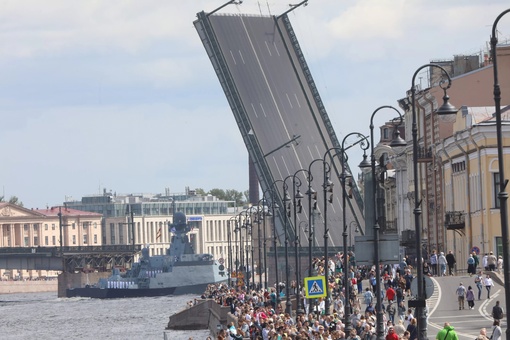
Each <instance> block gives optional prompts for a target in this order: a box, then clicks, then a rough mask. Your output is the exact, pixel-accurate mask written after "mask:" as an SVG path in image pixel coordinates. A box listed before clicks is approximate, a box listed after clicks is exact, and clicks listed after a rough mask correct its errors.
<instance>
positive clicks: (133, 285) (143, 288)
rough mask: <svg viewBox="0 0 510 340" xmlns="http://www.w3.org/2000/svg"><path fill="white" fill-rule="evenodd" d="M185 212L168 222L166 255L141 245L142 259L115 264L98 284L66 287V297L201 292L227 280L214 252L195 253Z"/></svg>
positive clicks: (110, 296) (134, 295)
mask: <svg viewBox="0 0 510 340" xmlns="http://www.w3.org/2000/svg"><path fill="white" fill-rule="evenodd" d="M190 231H191V227H190V226H189V225H188V224H187V222H186V215H185V214H184V213H182V212H176V213H175V214H174V215H173V223H171V224H169V225H168V232H170V233H171V234H172V239H171V243H170V247H169V248H168V249H167V253H166V254H165V255H155V256H150V254H149V248H148V247H145V248H143V249H142V255H141V257H140V260H139V262H137V263H135V264H134V265H133V267H132V268H131V269H130V270H128V271H127V272H125V273H121V272H120V270H119V269H117V268H114V269H113V272H112V275H111V276H110V277H108V278H106V279H101V280H99V282H98V283H97V284H95V285H87V286H86V287H85V288H72V289H67V291H66V295H67V297H75V296H80V297H91V298H103V299H104V298H124V297H142V296H163V295H179V294H202V293H203V292H204V291H205V289H206V287H207V285H209V284H212V283H218V282H225V281H227V276H223V275H224V274H223V275H222V274H220V273H224V268H223V266H222V265H221V264H219V263H218V262H217V261H215V260H214V257H213V255H212V254H195V252H194V250H193V247H192V244H191V242H190V240H189V236H188V233H189V232H190Z"/></svg>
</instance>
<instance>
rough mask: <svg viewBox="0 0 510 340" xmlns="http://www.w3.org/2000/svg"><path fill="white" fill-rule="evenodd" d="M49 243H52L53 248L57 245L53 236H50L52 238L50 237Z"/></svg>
mask: <svg viewBox="0 0 510 340" xmlns="http://www.w3.org/2000/svg"><path fill="white" fill-rule="evenodd" d="M51 243H52V245H54V246H55V245H57V238H56V237H55V236H52V237H51Z"/></svg>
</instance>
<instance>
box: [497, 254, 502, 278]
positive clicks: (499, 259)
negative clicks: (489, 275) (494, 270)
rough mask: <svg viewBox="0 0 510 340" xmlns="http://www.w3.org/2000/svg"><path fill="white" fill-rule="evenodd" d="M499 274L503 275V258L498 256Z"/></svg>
mask: <svg viewBox="0 0 510 340" xmlns="http://www.w3.org/2000/svg"><path fill="white" fill-rule="evenodd" d="M497 266H498V273H500V274H503V256H501V255H499V256H498V264H497Z"/></svg>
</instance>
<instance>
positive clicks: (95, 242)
mask: <svg viewBox="0 0 510 340" xmlns="http://www.w3.org/2000/svg"><path fill="white" fill-rule="evenodd" d="M94 244H97V234H94Z"/></svg>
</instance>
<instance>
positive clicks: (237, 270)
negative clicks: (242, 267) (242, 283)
mask: <svg viewBox="0 0 510 340" xmlns="http://www.w3.org/2000/svg"><path fill="white" fill-rule="evenodd" d="M239 231H240V228H239V223H238V221H237V216H236V219H235V228H234V233H235V242H234V244H235V247H236V249H235V253H236V262H235V273H236V285H238V283H239V281H238V279H239V246H238V243H237V233H238V232H239Z"/></svg>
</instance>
